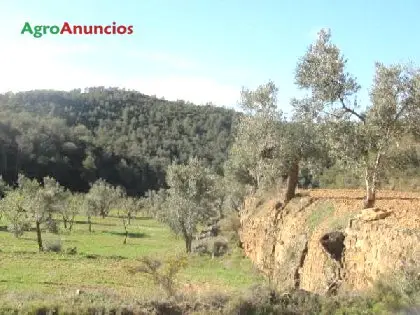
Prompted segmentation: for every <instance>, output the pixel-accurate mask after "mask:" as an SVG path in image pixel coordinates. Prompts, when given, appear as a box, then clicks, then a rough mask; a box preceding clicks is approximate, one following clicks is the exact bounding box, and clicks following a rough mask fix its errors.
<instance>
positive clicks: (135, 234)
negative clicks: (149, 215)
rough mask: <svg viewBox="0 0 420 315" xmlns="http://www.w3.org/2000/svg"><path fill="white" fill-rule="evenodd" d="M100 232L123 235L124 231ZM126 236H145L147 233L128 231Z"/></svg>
mask: <svg viewBox="0 0 420 315" xmlns="http://www.w3.org/2000/svg"><path fill="white" fill-rule="evenodd" d="M102 233H107V234H112V235H118V236H125V232H115V231H104V232H102ZM127 236H128V238H147V237H149V235H147V234H146V233H143V232H128V234H127Z"/></svg>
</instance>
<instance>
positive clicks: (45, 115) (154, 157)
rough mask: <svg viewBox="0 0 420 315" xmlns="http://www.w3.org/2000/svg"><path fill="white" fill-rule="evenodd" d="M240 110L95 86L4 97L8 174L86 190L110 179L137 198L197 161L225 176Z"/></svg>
mask: <svg viewBox="0 0 420 315" xmlns="http://www.w3.org/2000/svg"><path fill="white" fill-rule="evenodd" d="M236 115H237V114H236V113H235V111H233V110H228V109H225V108H221V107H215V106H211V105H206V106H196V105H193V104H190V103H185V102H183V101H178V102H170V101H166V100H162V99H158V98H156V97H153V96H147V95H144V94H141V93H139V92H134V91H126V90H123V89H117V88H104V87H94V88H88V89H85V91H83V92H82V91H81V90H80V89H79V90H73V91H70V92H63V91H51V90H38V91H30V92H21V93H16V94H14V93H6V94H3V95H0V132H1V135H0V141H1V145H0V148H1V157H0V173H1V174H2V175H3V178H4V179H5V180H6V181H7V182H9V183H11V182H15V180H16V178H17V174H18V173H19V172H22V173H23V174H26V175H27V176H30V177H34V178H37V179H39V180H41V179H42V178H43V177H44V176H52V177H54V178H56V179H57V181H59V182H60V183H61V184H62V185H64V186H66V187H68V188H70V189H72V190H75V191H86V190H87V189H88V188H89V183H90V182H93V181H94V180H96V179H98V178H104V179H105V180H106V181H108V182H110V183H112V184H114V185H122V186H124V187H125V188H126V189H127V192H128V193H129V194H136V195H141V194H143V193H144V192H146V191H147V190H149V189H151V190H155V189H158V188H161V187H164V186H165V168H166V166H168V165H169V164H170V163H171V162H174V161H175V162H179V163H184V162H186V161H187V160H188V158H189V157H191V156H196V157H198V158H199V159H202V160H204V161H206V163H207V164H208V165H209V166H211V167H212V168H214V169H215V170H216V171H217V172H220V171H221V167H222V164H223V162H224V161H225V160H226V158H227V149H228V147H229V146H230V143H231V141H232V138H231V128H232V126H233V123H234V119H235V117H236Z"/></svg>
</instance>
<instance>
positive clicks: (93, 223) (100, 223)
mask: <svg viewBox="0 0 420 315" xmlns="http://www.w3.org/2000/svg"><path fill="white" fill-rule="evenodd" d="M74 224H89V222H88V221H80V220H79V221H74ZM94 225H103V226H117V224H116V223H104V222H92V226H94Z"/></svg>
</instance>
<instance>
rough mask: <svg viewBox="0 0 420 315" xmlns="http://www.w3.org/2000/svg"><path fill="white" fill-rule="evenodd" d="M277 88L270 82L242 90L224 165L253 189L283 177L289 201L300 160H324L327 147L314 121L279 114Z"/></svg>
mask: <svg viewBox="0 0 420 315" xmlns="http://www.w3.org/2000/svg"><path fill="white" fill-rule="evenodd" d="M277 91H278V89H277V87H276V86H275V84H274V83H273V82H272V81H269V82H268V83H267V84H265V85H261V86H259V87H258V88H257V89H256V90H255V91H249V90H243V91H242V93H241V97H242V98H241V105H242V108H243V109H244V110H245V115H243V116H242V117H241V118H240V120H239V123H238V126H237V129H236V133H235V139H234V143H233V146H232V149H231V151H230V156H229V161H228V163H227V165H226V167H227V169H228V170H229V171H230V173H231V174H232V172H233V173H234V174H235V175H236V178H237V179H238V180H239V181H241V182H243V183H245V184H249V185H251V186H253V187H254V188H255V189H259V188H262V187H264V186H265V187H267V186H272V185H273V184H276V182H277V181H278V180H279V179H281V178H283V177H286V192H285V198H284V199H285V202H288V201H289V200H290V199H292V198H293V197H294V196H295V192H296V188H297V184H298V177H299V170H300V167H301V165H302V163H306V164H307V165H308V164H311V162H312V164H313V162H314V161H316V160H317V159H318V160H319V159H323V158H324V156H325V152H326V149H325V146H324V145H323V141H322V139H321V137H320V136H319V134H318V132H317V127H316V125H315V124H310V123H309V121H308V120H307V119H306V120H304V119H301V118H299V117H298V116H295V117H293V119H292V121H287V120H286V119H285V118H284V117H283V116H282V112H281V111H280V110H279V109H277V105H276V102H277ZM294 102H295V103H296V102H298V101H296V100H294ZM299 103H301V101H299Z"/></svg>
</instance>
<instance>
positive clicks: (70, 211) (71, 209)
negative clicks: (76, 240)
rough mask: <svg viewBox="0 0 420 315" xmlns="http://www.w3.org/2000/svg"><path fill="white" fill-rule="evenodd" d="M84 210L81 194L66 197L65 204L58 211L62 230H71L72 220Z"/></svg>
mask: <svg viewBox="0 0 420 315" xmlns="http://www.w3.org/2000/svg"><path fill="white" fill-rule="evenodd" d="M85 209H86V199H85V198H84V195H83V194H80V193H71V194H69V195H68V196H67V200H66V204H65V205H64V206H63V207H62V208H61V209H60V213H61V216H62V218H63V224H64V228H65V229H68V230H69V231H71V230H72V228H73V224H74V218H75V216H76V215H77V214H79V213H81V212H82V211H83V210H85Z"/></svg>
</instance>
